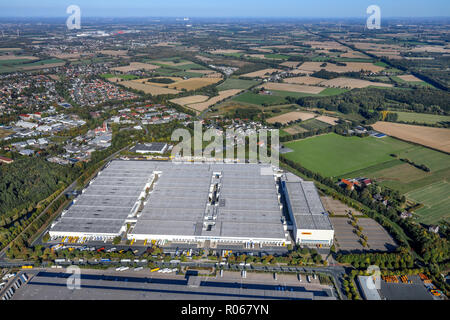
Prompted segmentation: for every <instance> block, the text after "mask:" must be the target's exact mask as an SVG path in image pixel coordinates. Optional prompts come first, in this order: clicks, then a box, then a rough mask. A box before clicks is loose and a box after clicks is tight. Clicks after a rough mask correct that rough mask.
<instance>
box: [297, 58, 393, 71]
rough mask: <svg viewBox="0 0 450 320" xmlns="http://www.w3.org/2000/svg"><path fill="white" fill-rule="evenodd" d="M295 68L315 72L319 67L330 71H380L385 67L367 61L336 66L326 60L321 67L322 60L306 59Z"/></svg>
mask: <svg viewBox="0 0 450 320" xmlns="http://www.w3.org/2000/svg"><path fill="white" fill-rule="evenodd" d="M297 69H299V70H303V71H309V72H316V71H320V70H321V69H325V70H326V71H330V72H338V73H343V72H352V71H354V72H359V71H360V70H364V71H371V72H380V71H383V70H384V69H385V68H384V67H381V66H377V65H374V64H373V63H368V62H347V63H346V66H338V65H336V64H333V63H330V62H327V63H326V66H324V67H322V62H314V61H308V62H304V63H303V64H301V65H300V66H299V67H297Z"/></svg>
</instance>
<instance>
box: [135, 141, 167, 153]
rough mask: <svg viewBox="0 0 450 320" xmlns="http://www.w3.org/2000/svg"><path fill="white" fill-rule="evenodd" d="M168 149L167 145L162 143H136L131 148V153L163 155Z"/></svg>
mask: <svg viewBox="0 0 450 320" xmlns="http://www.w3.org/2000/svg"><path fill="white" fill-rule="evenodd" d="M168 149H169V145H168V144H167V143H164V142H152V143H138V144H136V145H135V146H134V147H133V148H131V150H130V151H131V152H135V153H142V154H146V153H158V154H163V153H165V152H166V151H167V150H168Z"/></svg>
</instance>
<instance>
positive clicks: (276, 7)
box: [0, 0, 450, 19]
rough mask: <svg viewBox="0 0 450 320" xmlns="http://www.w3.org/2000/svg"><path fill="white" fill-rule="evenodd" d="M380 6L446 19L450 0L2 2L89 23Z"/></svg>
mask: <svg viewBox="0 0 450 320" xmlns="http://www.w3.org/2000/svg"><path fill="white" fill-rule="evenodd" d="M373 4H375V5H378V6H379V7H380V8H381V15H382V17H385V18H447V17H450V3H449V1H448V0H429V1H407V0H397V1H395V2H394V1H389V0H378V1H373V0H341V1H335V0H316V1H315V2H311V1H305V0H278V1H277V2H276V3H275V4H274V3H273V2H272V1H268V0H259V1H256V0H244V1H238V0H228V1H226V2H218V1H211V0H209V1H207V0H191V1H185V0H166V1H164V2H162V1H152V0H150V1H145V0H134V1H132V2H131V3H130V2H127V3H126V2H124V1H123V0H122V1H117V0H110V1H107V0H96V1H87V0H78V1H77V0H75V1H74V0H71V1H67V0H62V1H55V0H41V1H39V3H36V2H35V1H32V0H15V1H14V2H6V1H4V0H2V1H1V2H0V6H1V9H2V10H1V11H0V17H1V18H62V17H67V13H66V8H67V7H68V6H69V5H78V6H79V7H80V8H81V11H82V15H83V16H84V17H90V18H133V17H134V18H157V17H160V18H162V17H167V18H176V17H191V18H300V19H301V18H303V19H305V18H318V19H320V18H339V19H340V18H347V19H350V18H365V17H367V16H368V14H367V13H366V9H367V7H368V6H369V5H373Z"/></svg>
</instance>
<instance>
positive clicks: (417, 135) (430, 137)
mask: <svg viewBox="0 0 450 320" xmlns="http://www.w3.org/2000/svg"><path fill="white" fill-rule="evenodd" d="M372 127H373V128H374V129H375V130H377V131H380V132H383V133H385V134H387V135H390V136H393V137H396V138H399V139H402V140H406V141H411V142H413V143H417V144H421V145H423V146H426V147H430V148H433V149H437V150H441V151H444V152H448V153H449V152H450V130H449V129H445V128H432V127H424V126H415V125H409V124H403V123H392V122H385V121H378V122H376V123H375V124H373V125H372Z"/></svg>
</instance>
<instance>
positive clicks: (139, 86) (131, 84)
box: [120, 80, 179, 96]
mask: <svg viewBox="0 0 450 320" xmlns="http://www.w3.org/2000/svg"><path fill="white" fill-rule="evenodd" d="M120 84H121V85H123V86H125V87H127V88H131V89H135V90H141V91H143V92H145V93H149V94H151V95H154V96H157V95H161V94H176V93H179V91H177V90H174V89H168V88H162V87H158V86H154V85H151V84H143V83H142V82H138V81H136V80H128V81H122V82H121V83H120Z"/></svg>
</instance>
